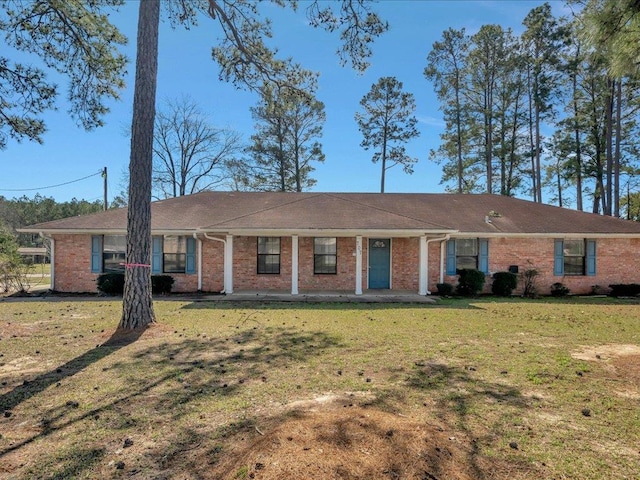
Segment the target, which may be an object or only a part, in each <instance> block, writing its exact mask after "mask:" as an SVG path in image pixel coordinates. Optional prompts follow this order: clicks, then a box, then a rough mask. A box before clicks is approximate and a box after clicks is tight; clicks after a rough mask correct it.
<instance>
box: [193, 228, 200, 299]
mask: <svg viewBox="0 0 640 480" xmlns="http://www.w3.org/2000/svg"><path fill="white" fill-rule="evenodd" d="M193 237H194V238H195V239H196V242H197V243H196V256H197V257H196V258H197V262H198V264H197V267H196V268H197V269H198V291H199V292H201V291H202V239H201V238H198V236H197V235H196V234H195V233H194V234H193Z"/></svg>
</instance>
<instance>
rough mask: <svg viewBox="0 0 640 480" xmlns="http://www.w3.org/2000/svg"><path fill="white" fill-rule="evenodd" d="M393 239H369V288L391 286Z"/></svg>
mask: <svg viewBox="0 0 640 480" xmlns="http://www.w3.org/2000/svg"><path fill="white" fill-rule="evenodd" d="M390 244H391V240H390V239H388V238H370V239H369V288H389V286H390V283H389V274H390V271H391V262H390V258H391V248H390Z"/></svg>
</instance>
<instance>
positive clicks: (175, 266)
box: [163, 253, 187, 273]
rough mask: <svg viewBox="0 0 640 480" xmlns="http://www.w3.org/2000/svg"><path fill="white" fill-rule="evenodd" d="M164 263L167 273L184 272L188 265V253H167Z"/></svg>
mask: <svg viewBox="0 0 640 480" xmlns="http://www.w3.org/2000/svg"><path fill="white" fill-rule="evenodd" d="M163 264H164V267H163V270H164V272H165V273H184V272H185V269H186V267H187V255H186V254H185V253H165V254H164V255H163Z"/></svg>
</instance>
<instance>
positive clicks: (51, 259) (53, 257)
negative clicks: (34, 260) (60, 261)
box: [49, 237, 56, 292]
mask: <svg viewBox="0 0 640 480" xmlns="http://www.w3.org/2000/svg"><path fill="white" fill-rule="evenodd" d="M49 242H51V255H49V262H51V263H50V266H49V273H50V274H51V277H50V281H51V286H50V288H51V290H53V291H54V292H55V291H56V241H55V240H54V239H53V237H49Z"/></svg>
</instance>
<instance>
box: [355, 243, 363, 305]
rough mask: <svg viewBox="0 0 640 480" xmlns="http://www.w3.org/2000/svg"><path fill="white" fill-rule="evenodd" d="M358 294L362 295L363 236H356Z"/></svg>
mask: <svg viewBox="0 0 640 480" xmlns="http://www.w3.org/2000/svg"><path fill="white" fill-rule="evenodd" d="M356 295H362V236H361V235H358V236H357V237H356Z"/></svg>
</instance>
